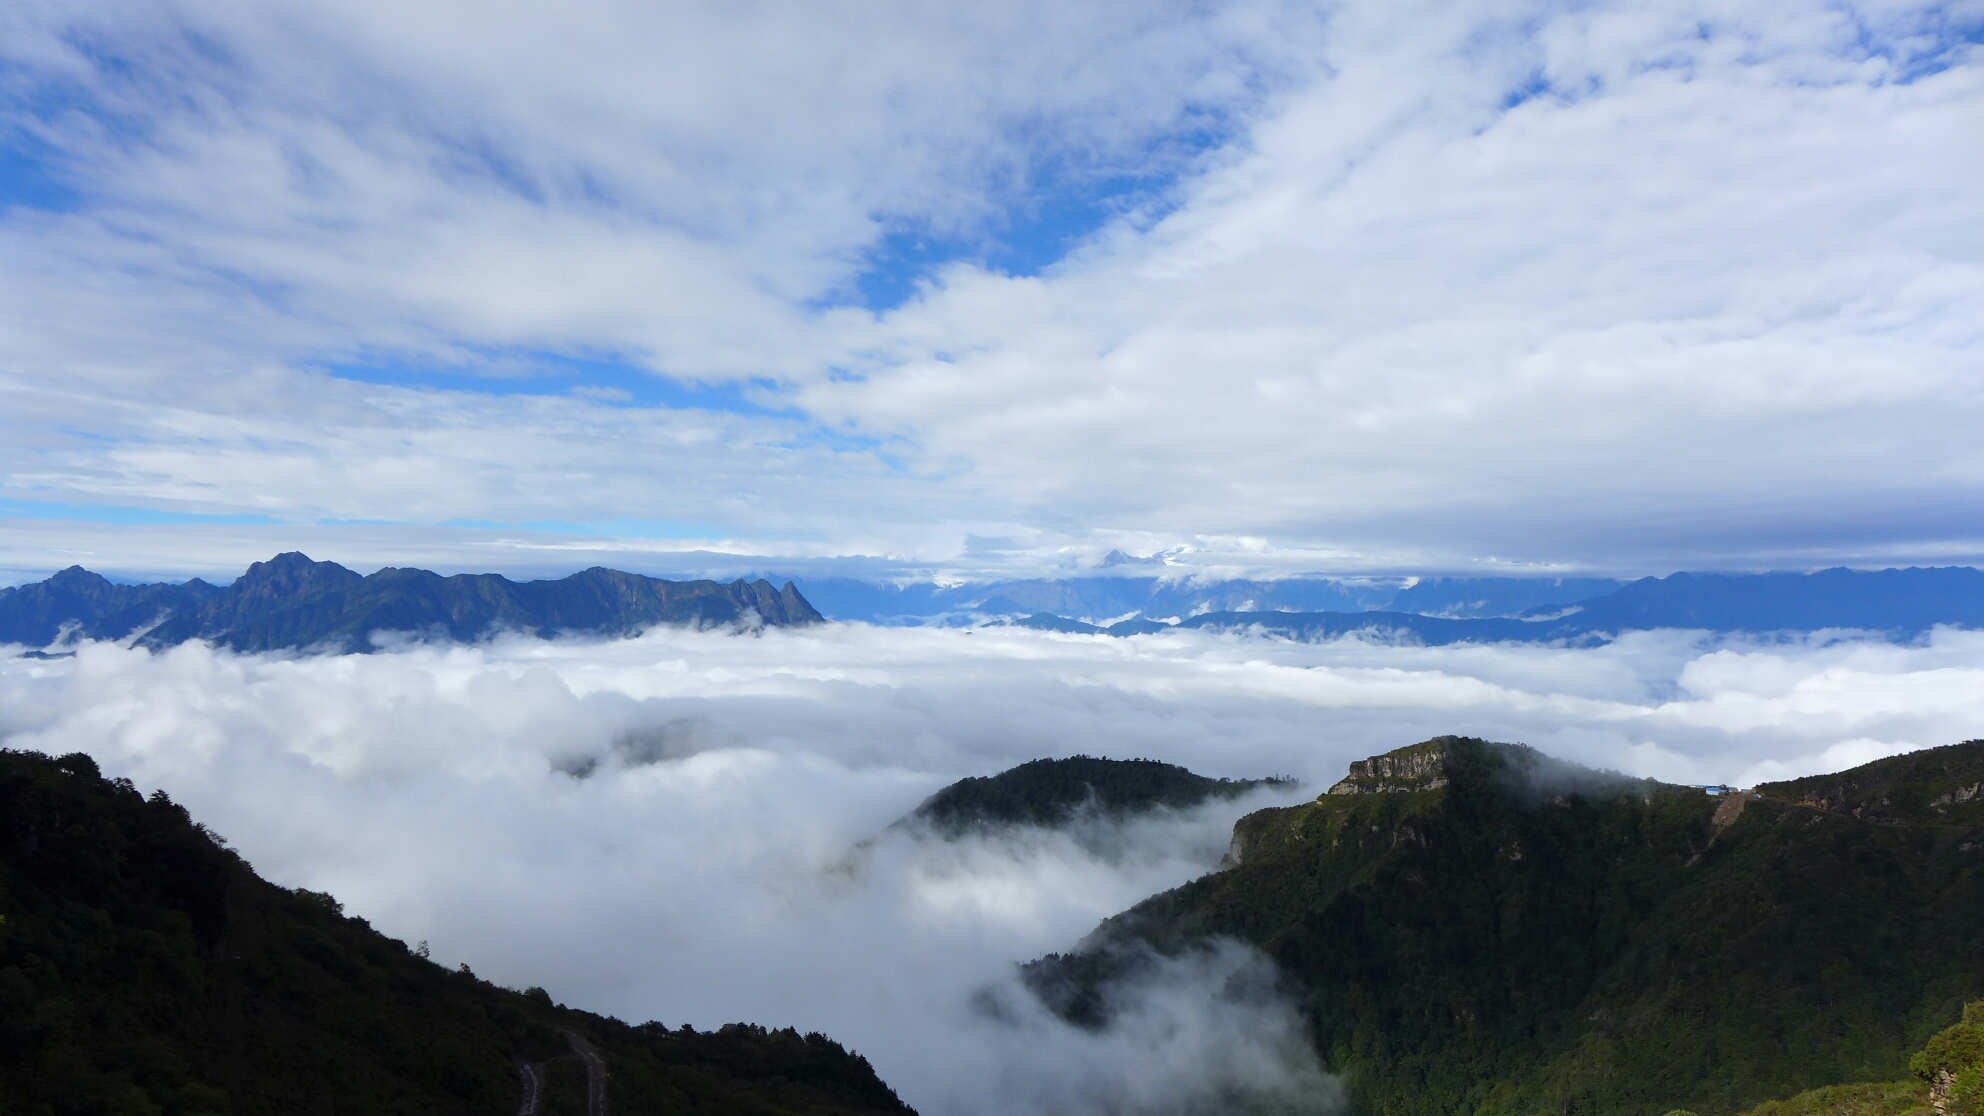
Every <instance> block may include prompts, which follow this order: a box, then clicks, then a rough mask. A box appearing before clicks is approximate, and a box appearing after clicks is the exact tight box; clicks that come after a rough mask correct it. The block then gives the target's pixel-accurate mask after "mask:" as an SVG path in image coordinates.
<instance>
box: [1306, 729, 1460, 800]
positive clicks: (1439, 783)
mask: <svg viewBox="0 0 1984 1116" xmlns="http://www.w3.org/2000/svg"><path fill="white" fill-rule="evenodd" d="M1446 785H1447V751H1446V746H1445V744H1444V742H1442V741H1438V740H1429V741H1427V742H1426V743H1424V744H1414V745H1413V746H1412V747H1410V748H1400V749H1398V750H1397V751H1395V752H1386V753H1385V754H1384V755H1382V756H1372V757H1371V758H1370V759H1361V760H1358V761H1357V762H1355V763H1353V764H1351V765H1350V774H1349V775H1347V776H1345V777H1344V779H1343V780H1342V781H1341V782H1339V783H1337V784H1336V785H1334V786H1332V787H1330V789H1329V791H1328V792H1327V793H1329V794H1398V793H1404V792H1410V791H1428V790H1438V789H1440V788H1441V787H1444V786H1446Z"/></svg>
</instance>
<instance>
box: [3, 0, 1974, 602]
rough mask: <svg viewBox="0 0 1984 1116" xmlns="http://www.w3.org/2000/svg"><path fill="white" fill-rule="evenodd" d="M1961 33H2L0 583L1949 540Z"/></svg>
mask: <svg viewBox="0 0 1984 1116" xmlns="http://www.w3.org/2000/svg"><path fill="white" fill-rule="evenodd" d="M1980 29H1984V8H1979V7H1978V6H1977V5H1976V4H1975V3H1970V4H1954V5H1952V4H1907V3H1903V4H1881V5H1872V4H1867V5H1858V4H1845V5H1842V4H1837V3H1821V2H1811V3H1791V4H1782V3H1773V4H1765V3H1743V2H1736V0H1727V2H1723V3H1718V4H1713V5H1703V4H1701V3H1699V2H1698V0H1653V2H1651V3H1637V4H1633V5H1625V4H1604V3H1600V4H1589V5H1579V6H1575V7H1566V6H1559V5H1555V4H1551V3H1541V2H1533V3H1532V2H1509V3H1478V2H1477V3H1426V4H1418V5H1411V6H1406V7H1400V6H1397V5H1382V4H1361V3H1349V4H1345V3H1335V4H1326V5H1325V4H1307V3H1289V2H1281V0H1276V2H1269V0H1234V2H1230V3H1226V4H1221V5H1203V4H1196V3H1183V2H1180V3H1175V4H1159V5H1155V6H1153V5H1149V4H1137V5H1132V4H1127V3H1123V4H1117V3H1106V2H1097V3H1093V4H1088V5H1084V6H1079V7H1070V6H1067V5H1051V4H1046V3H1044V2H1043V3H1033V2H1031V0H1026V2H1021V3H1016V4H1013V5H1004V6H1000V7H999V8H997V9H981V8H973V7H966V6H921V7H916V8H902V9H889V10H888V11H887V12H886V13H884V12H883V11H881V10H880V9H877V10H874V11H868V10H866V9H864V10H863V12H862V14H861V16H860V18H853V17H852V16H851V15H850V13H849V12H845V11H840V10H838V9H836V8H834V7H832V6H820V5H774V6H772V7H770V8H767V9H766V10H765V13H763V14H762V16H761V17H760V18H744V17H743V16H742V15H740V14H739V13H738V12H736V11H733V10H732V9H730V8H728V7H726V6H723V5H701V4H687V3H685V4H677V5H669V6H665V7H654V6H644V5H633V4H622V3H617V2H608V0H590V2H588V3H582V4H579V5H577V6H575V7H574V8H572V10H571V11H570V12H568V13H564V14H563V15H561V17H560V18H559V19H557V20H550V19H548V18H547V17H546V16H545V15H544V14H543V13H541V12H539V11H537V10H534V9H531V8H529V7H527V6H521V5H518V6H505V5H498V6H496V7H494V8H490V9H488V10H487V11H483V12H479V13H478V15H477V18H476V19H474V20H471V21H464V20H462V19H461V18H460V16H459V13H458V12H457V11H456V10H455V9H454V8H453V7H451V6H450V5H446V4H434V3H416V4H395V5H386V4H367V3H360V4H357V5H328V4H323V3H321V2H319V0H285V2H282V3H278V4H273V5H244V4H238V3H233V2H231V0H180V2H175V3H171V4H166V5H161V6H158V7H157V8H155V9H149V10H147V11H146V12H144V13H142V14H134V13H131V12H129V11H126V10H123V9H120V8H118V7H117V6H114V5H98V4H95V3H89V2H73V0H72V2H64V3H55V4H48V5H40V6H36V7H34V8H32V9H31V10H21V11H15V12H11V13H9V14H8V15H7V16H5V17H4V20H0V284H4V286H5V288H6V289H7V290H8V291H9V292H11V297H9V298H8V299H6V300H4V302H3V303H0V392H4V393H5V397H6V405H5V406H4V407H0V424H4V429H5V431H6V437H5V438H0V569H4V570H5V571H8V573H7V576H8V577H12V578H22V577H27V576H33V575H35V574H36V573H37V571H42V572H45V571H46V570H48V569H54V568H59V567H60V566H63V565H67V564H69V562H70V561H71V560H73V559H75V557H76V556H77V555H83V556H85V557H88V558H89V560H90V561H91V562H95V563H97V564H100V565H110V566H113V567H115V566H116V565H117V564H118V563H120V562H121V563H123V564H124V566H126V567H128V568H131V569H134V570H135V569H138V568H143V569H145V570H147V571H154V570H160V571H171V570H180V571H185V572H217V571H220V570H223V569H225V568H228V567H230V566H231V567H233V568H238V567H239V565H240V564H242V563H244V562H246V561H248V560H251V559H253V558H256V557H261V556H265V554H266V552H271V551H272V550H273V549H286V548H288V547H289V546H291V545H293V544H296V543H298V542H299V540H306V539H307V540H309V541H310V544H311V545H312V546H314V547H315V548H316V549H317V550H318V551H320V552H322V556H325V557H335V558H340V559H341V560H347V561H350V562H351V563H352V564H354V565H357V566H361V567H363V566H366V565H368V564H370V565H379V564H388V563H392V562H397V561H408V560H410V559H409V558H406V557H405V555H410V554H416V553H417V554H419V555H421V556H423V560H425V561H427V562H429V563H430V564H433V565H437V566H449V567H451V568H461V569H466V568H506V569H525V568H528V569H530V570H533V571H541V570H545V569H546V567H547V566H548V565H549V566H555V565H557V564H558V563H560V562H567V561H569V563H570V564H572V566H573V567H574V568H577V567H578V566H581V565H588V564H592V563H593V562H595V561H608V562H609V564H615V563H617V564H622V565H630V566H637V565H643V564H645V565H646V566H647V567H648V568H655V569H661V568H672V566H673V565H680V564H682V563H688V562H692V561H701V560H704V559H700V558H693V557H690V556H693V555H708V554H724V555H733V556H738V557H739V559H740V560H741V559H743V558H749V557H757V558H764V559H776V560H781V561H788V562H800V561H803V562H808V563H828V564H829V565H831V564H832V563H833V562H835V561H841V562H843V563H844V565H845V567H846V568H848V569H850V570H870V569H875V568H879V567H878V566H877V563H881V566H883V567H887V568H890V569H916V570H925V571H939V572H948V574H950V575H954V576H991V575H994V574H997V575H1014V574H1029V573H1038V574H1056V573H1065V572H1069V571H1074V570H1080V569H1083V568H1087V567H1088V566H1090V565H1092V564H1093V563H1094V562H1095V561H1098V560H1099V559H1100V558H1101V556H1102V555H1104V554H1106V553H1107V552H1108V551H1109V550H1111V549H1115V548H1121V549H1124V550H1126V551H1129V552H1134V553H1151V552H1154V551H1157V550H1169V549H1174V548H1184V549H1183V550H1181V551H1179V553H1181V554H1184V555H1189V556H1190V557H1189V558H1188V559H1186V560H1187V561H1189V562H1192V563H1194V564H1196V565H1199V566H1202V567H1203V568H1205V569H1208V570H1215V569H1216V570H1221V571H1228V572H1252V573H1277V574H1286V573H1290V572H1322V573H1349V572H1359V571H1371V572H1399V571H1424V572H1458V573H1471V572H1548V573H1565V572H1580V571H1583V572H1593V573H1605V574H1640V573H1663V572H1667V571H1669V570H1672V569H1680V568H1719V569H1741V568H1809V567H1818V566H1827V565H1836V564H1841V563H1845V564H1855V565H1888V564H1896V563H1902V564H1906V563H1911V562H1971V561H1975V560H1977V559H1978V558H1979V557H1980V552H1981V551H1984V517H1981V516H1980V515H1979V510H1980V508H1984V491H1980V488H1984V451H1980V450H1979V449H1977V448H1975V446H1974V443H1975V439H1974V437H1973V436H1972V435H1971V432H1972V431H1974V430H1975V429H1976V426H1977V423H1978V420H1979V419H1980V418H1984V414H1979V411H1980V409H1984V393H1980V391H1979V387H1980V385H1984V355H1980V354H1984V337H1980V334H1984V326H1980V323H1981V322H1984V231H1980V230H1984V199H1980V195H1979V193H1978V191H1976V189H1975V187H1974V183H1975V182H1977V181H1979V180H1984V144H1977V143H1975V142H1967V141H1968V140H1969V138H1970V137H1975V136H1977V135H1980V134H1984V60H1980V47H1979V45H1978V43H1979V40H1980ZM987 539H990V540H999V541H998V544H997V545H996V546H987V545H986V544H984V543H983V542H982V541H981V542H973V541H972V540H987ZM725 560H726V561H727V560H728V559H725Z"/></svg>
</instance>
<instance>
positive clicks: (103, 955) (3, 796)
mask: <svg viewBox="0 0 1984 1116" xmlns="http://www.w3.org/2000/svg"><path fill="white" fill-rule="evenodd" d="M583 1052H591V1053H595V1054H597V1055H598V1056H599V1057H600V1058H602V1059H603V1066H604V1068H605V1070H606V1071H607V1072H606V1078H605V1087H606V1099H607V1101H608V1110H609V1111H611V1112H613V1113H617V1114H622V1116H634V1114H650V1113H651V1114H660V1113H670V1114H673V1113H707V1114H716V1113H732V1112H754V1113H764V1114H779V1113H806V1114H808V1116H856V1114H898V1116H900V1114H907V1113H909V1109H908V1108H907V1107H906V1106H904V1105H903V1104H902V1103H901V1101H899V1100H898V1099H897V1098H896V1095H895V1093H894V1092H893V1091H891V1090H890V1089H889V1088H888V1087H887V1086H886V1085H884V1084H883V1083H882V1082H881V1080H880V1079H878V1078H877V1077H876V1076H875V1074H874V1071H873V1070H872V1069H871V1068H870V1066H869V1065H868V1062H867V1061H866V1060H865V1059H863V1058H860V1057H858V1056H856V1055H853V1054H851V1053H849V1052H847V1051H845V1050H843V1049H842V1048H841V1047H840V1046H839V1045H838V1044H837V1043H834V1042H833V1041H831V1040H829V1039H827V1038H824V1037H822V1036H820V1035H817V1034H808V1035H800V1034H797V1033H795V1032H793V1031H790V1030H785V1031H768V1030H766V1029H764V1028H762V1027H755V1026H744V1025H737V1026H730V1027H725V1028H723V1029H721V1030H719V1031H715V1032H696V1031H692V1030H690V1029H688V1028H687V1027H682V1028H677V1029H671V1028H669V1027H665V1026H663V1025H661V1024H659V1023H647V1024H643V1025H641V1026H629V1025H627V1024H625V1023H622V1022H620V1021H618V1020H614V1019H604V1018H601V1017H599V1016H595V1015H591V1014H588V1013H585V1012H580V1011H573V1010H569V1009H566V1008H562V1007H559V1006H556V1005H554V1004H553V1003H552V1002H551V999H550V997H548V996H547V995H545V994H544V993H543V992H541V991H537V990H531V991H527V992H516V991H511V990H508V989H504V988H499V987H496V986H494V985H491V984H489V983H487V982H485V981H482V980H479V979H477V978H476V977H475V976H474V975H472V974H471V973H469V972H468V970H467V969H466V968H463V969H461V970H450V969H445V968H442V967H441V966H439V965H436V964H433V963H431V962H429V961H428V960H426V958H425V957H423V956H420V955H418V954H416V953H414V952H412V951H410V950H409V949H408V948H407V946H406V944H405V943H403V942H399V941H396V940H393V939H391V938H387V937H385V936H384V935H381V934H379V933H377V932H376V931H374V930H373V929H372V928H371V927H370V926H368V925H367V924H366V922H365V920H363V919H360V918H351V917H347V916H346V915H344V914H343V912H342V911H341V910H340V908H339V906H338V904H337V902H336V901H335V900H333V899H332V898H331V897H330V896H328V895H321V894H314V893H311V892H305V891H286V890H284V889H282V888H279V887H276V886H274V885H272V884H269V883H267V882H265V881H263V880H261V879H260V878H258V877H257V876H256V875H255V874H254V872H253V871H252V870H250V868H249V866H248V865H247V864H246V863H245V862H244V861H242V860H241V858H240V857H238V856H237V855H235V854H234V853H233V852H232V851H230V850H228V849H227V848H226V847H224V846H223V845H222V844H221V843H220V842H219V841H218V839H217V838H215V837H214V836H213V835H212V834H210V833H208V832H207V831H206V830H204V829H203V828H201V827H199V826H197V825H195V824H194V823H193V822H192V821H191V820H190V819H189V818H188V817H187V815H186V811H185V810H184V809H183V808H181V807H180V806H178V805H176V804H174V803H173V802H171V801H170V800H169V799H167V798H166V797H165V796H164V795H163V794H153V795H152V796H150V797H149V798H147V797H144V796H142V795H140V794H139V793H138V791H137V790H135V789H134V788H133V787H132V786H131V785H130V784H129V783H127V782H124V781H122V780H118V781H109V780H105V779H103V778H102V777H101V776H100V775H99V774H98V772H97V769H96V765H95V764H94V763H93V762H92V761H91V760H90V759H89V757H87V756H85V755H82V754H76V755H70V756H64V757H62V758H60V759H50V758H48V757H46V756H42V755H37V754H34V753H24V752H8V751H0V1112H4V1113H6V1114H7V1116H70V1114H75V1116H82V1114H85V1113H88V1114H114V1116H262V1114H267V1116H289V1114H295V1113H337V1114H339V1116H351V1114H358V1113H381V1114H384V1113H395V1114H406V1116H436V1114H447V1113H461V1114H471V1113H473V1114H479V1116H499V1114H500V1116H511V1114H513V1113H516V1112H518V1111H519V1104H520V1100H521V1098H522V1095H523V1088H524V1082H525V1080H526V1074H527V1073H534V1074H536V1075H537V1080H538V1081H539V1082H540V1086H541V1095H540V1097H539V1100H540V1103H539V1105H538V1107H537V1111H538V1112H540V1113H543V1114H546V1116H550V1114H554V1113H579V1112H583V1111H585V1089H586V1088H587V1083H588V1080H589V1077H588V1074H587V1072H586V1069H585V1062H586V1061H587V1059H586V1057H584V1053H583ZM526 1067H528V1069H527V1068H526Z"/></svg>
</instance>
